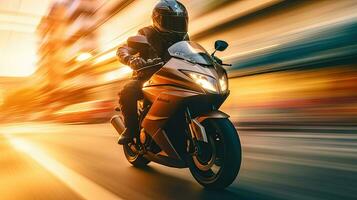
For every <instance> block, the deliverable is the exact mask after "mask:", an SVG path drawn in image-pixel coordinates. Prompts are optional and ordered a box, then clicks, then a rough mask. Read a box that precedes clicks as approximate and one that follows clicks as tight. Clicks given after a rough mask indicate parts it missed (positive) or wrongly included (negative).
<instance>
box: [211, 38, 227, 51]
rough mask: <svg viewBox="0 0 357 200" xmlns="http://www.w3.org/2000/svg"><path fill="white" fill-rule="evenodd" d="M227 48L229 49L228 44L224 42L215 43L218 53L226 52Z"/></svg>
mask: <svg viewBox="0 0 357 200" xmlns="http://www.w3.org/2000/svg"><path fill="white" fill-rule="evenodd" d="M227 47H228V43H227V42H226V41H223V40H217V41H216V42H215V43H214V48H215V49H216V51H224V50H226V49H227Z"/></svg>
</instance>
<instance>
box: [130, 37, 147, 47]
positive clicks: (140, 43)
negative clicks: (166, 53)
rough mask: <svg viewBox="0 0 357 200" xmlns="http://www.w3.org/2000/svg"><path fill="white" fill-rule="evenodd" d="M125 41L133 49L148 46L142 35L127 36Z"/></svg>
mask: <svg viewBox="0 0 357 200" xmlns="http://www.w3.org/2000/svg"><path fill="white" fill-rule="evenodd" d="M127 43H128V46H129V47H131V48H134V49H146V48H149V47H150V44H149V42H148V40H147V39H146V37H145V36H142V35H137V36H132V37H129V38H128V40H127Z"/></svg>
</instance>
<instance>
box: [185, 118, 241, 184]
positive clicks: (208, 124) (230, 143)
mask: <svg viewBox="0 0 357 200" xmlns="http://www.w3.org/2000/svg"><path fill="white" fill-rule="evenodd" d="M202 125H203V126H204V127H205V130H206V133H207V137H208V138H209V144H210V145H209V146H210V148H217V149H216V150H214V151H210V153H209V154H210V156H211V157H212V158H211V160H210V162H211V164H212V162H213V164H212V165H213V166H216V165H219V170H218V171H217V172H216V173H214V171H213V166H212V168H209V169H206V168H203V167H202V166H204V165H201V163H197V162H200V161H198V160H199V159H198V158H197V157H198V156H197V157H196V156H193V157H192V159H191V162H190V171H191V174H192V175H193V177H194V178H195V179H196V180H197V182H198V183H200V184H201V185H202V186H204V187H205V188H207V189H224V188H226V187H228V186H229V185H230V184H232V183H233V181H234V180H235V179H236V177H237V175H238V172H239V169H240V165H241V160H242V151H241V144H240V140H239V136H238V133H237V131H236V129H235V127H234V125H233V124H232V123H231V122H230V120H228V119H207V120H205V121H204V122H203V123H202ZM218 137H219V139H217V138H218ZM210 138H211V139H210ZM212 139H214V140H212ZM210 141H211V142H210ZM213 144H214V146H215V147H213V146H212V145H213ZM208 151H209V150H207V151H203V152H208ZM213 152H214V153H215V154H216V156H213V154H214V153H213ZM204 157H207V156H204ZM213 158H214V159H213ZM206 160H207V159H206ZM218 161H220V162H218ZM216 162H217V163H216ZM218 163H219V164H218ZM207 167H209V165H208V162H207ZM202 168H203V169H202Z"/></svg>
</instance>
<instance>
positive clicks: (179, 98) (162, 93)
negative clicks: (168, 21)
mask: <svg viewBox="0 0 357 200" xmlns="http://www.w3.org/2000/svg"><path fill="white" fill-rule="evenodd" d="M128 43H130V44H131V45H132V46H135V45H137V46H140V47H141V48H142V47H143V46H146V47H147V48H151V47H150V45H149V43H148V42H147V40H146V38H145V37H143V36H134V37H131V38H129V39H128ZM227 47H228V44H227V43H226V42H225V41H221V40H218V41H216V43H215V49H216V50H215V52H216V51H224V50H225V49H226V48H227ZM168 51H169V54H170V56H171V59H170V60H169V61H168V62H166V63H162V62H160V63H155V62H154V61H152V60H151V61H149V62H148V63H149V65H148V66H147V67H144V68H142V69H140V70H150V69H153V68H157V72H156V73H155V74H154V75H153V76H152V77H151V78H150V79H149V80H148V81H147V82H145V83H144V85H143V88H142V90H143V94H144V99H142V100H140V101H138V102H137V103H138V114H139V115H138V116H139V121H140V123H139V124H140V130H141V131H140V134H139V135H138V136H136V137H135V138H134V139H133V142H130V143H128V144H126V145H123V148H124V153H125V156H126V158H127V160H128V161H129V162H130V163H131V164H132V165H134V166H137V167H140V166H145V165H147V164H148V163H149V162H150V161H153V162H156V163H159V164H162V165H165V166H169V167H175V168H186V167H188V168H189V169H190V172H191V173H192V175H193V177H194V178H195V179H196V180H197V182H198V183H200V184H201V185H202V186H204V187H206V188H210V189H223V188H225V187H227V186H229V185H230V184H231V183H232V182H233V181H234V180H235V179H236V177H237V175H238V172H239V169H240V165H241V158H242V151H241V144H240V140H239V136H238V133H237V131H236V129H235V127H234V125H233V124H232V122H231V121H230V120H229V116H228V115H227V114H225V113H223V112H222V111H220V110H219V108H220V106H221V105H222V104H223V102H224V101H225V100H226V98H227V97H228V95H229V89H228V77H227V73H226V70H225V69H224V68H223V67H222V65H225V64H223V63H222V61H221V60H220V59H218V58H217V57H216V56H214V53H215V52H214V53H213V54H212V55H210V54H209V53H207V51H206V50H205V49H204V48H203V47H202V46H200V45H199V44H197V43H195V42H191V41H181V42H178V43H176V44H174V45H172V46H171V47H170V48H169V49H168ZM154 60H155V59H154ZM116 110H117V111H118V112H119V114H118V115H115V116H113V118H112V119H111V123H112V125H113V126H114V128H115V129H116V131H117V132H118V133H119V135H120V134H121V133H122V132H123V131H124V130H125V127H124V123H123V117H122V115H121V114H120V110H119V109H118V108H117V109H116Z"/></svg>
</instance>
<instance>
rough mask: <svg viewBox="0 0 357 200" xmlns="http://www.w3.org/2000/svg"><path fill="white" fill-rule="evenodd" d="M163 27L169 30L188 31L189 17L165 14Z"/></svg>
mask: <svg viewBox="0 0 357 200" xmlns="http://www.w3.org/2000/svg"><path fill="white" fill-rule="evenodd" d="M161 20H162V22H161V24H162V28H164V29H166V30H168V31H175V32H187V18H186V17H184V16H170V15H163V16H162V18H161Z"/></svg>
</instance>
